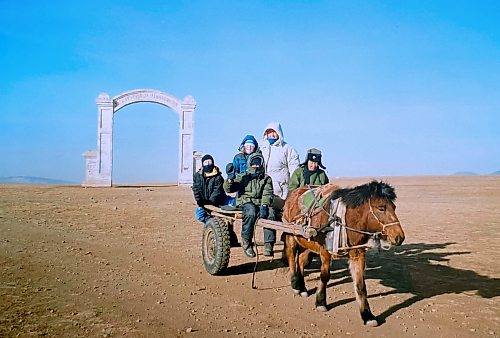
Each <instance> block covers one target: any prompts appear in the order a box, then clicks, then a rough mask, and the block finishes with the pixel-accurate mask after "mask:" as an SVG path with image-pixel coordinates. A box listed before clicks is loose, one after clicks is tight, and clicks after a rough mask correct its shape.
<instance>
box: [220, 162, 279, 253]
mask: <svg viewBox="0 0 500 338" xmlns="http://www.w3.org/2000/svg"><path fill="white" fill-rule="evenodd" d="M247 164H248V166H247V169H246V171H245V172H243V173H240V174H238V175H236V174H235V170H234V169H235V168H234V165H233V163H229V164H228V165H227V166H226V172H227V174H228V178H227V180H226V181H225V182H224V190H225V191H226V192H227V193H233V192H237V198H236V205H237V206H239V207H241V209H242V212H243V220H242V228H241V246H242V247H243V251H244V253H245V255H247V256H248V257H255V251H254V250H253V243H252V238H253V234H254V227H255V222H256V220H257V213H259V216H260V218H263V219H265V218H267V217H268V215H269V205H271V204H272V202H273V183H272V179H271V177H270V176H268V175H266V174H265V172H264V159H263V157H262V155H261V154H260V153H252V154H250V156H248V162H247Z"/></svg>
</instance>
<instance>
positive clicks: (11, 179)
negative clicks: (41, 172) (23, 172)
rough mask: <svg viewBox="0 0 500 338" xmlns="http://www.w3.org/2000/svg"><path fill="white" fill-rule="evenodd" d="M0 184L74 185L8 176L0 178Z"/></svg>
mask: <svg viewBox="0 0 500 338" xmlns="http://www.w3.org/2000/svg"><path fill="white" fill-rule="evenodd" d="M0 184H76V183H75V182H71V181H64V180H55V179H51V178H45V177H32V176H9V177H0Z"/></svg>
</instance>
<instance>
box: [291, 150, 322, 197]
mask: <svg viewBox="0 0 500 338" xmlns="http://www.w3.org/2000/svg"><path fill="white" fill-rule="evenodd" d="M323 169H326V168H325V166H323V164H322V163H321V151H320V150H318V149H316V148H312V149H309V150H308V151H307V156H306V160H305V162H304V163H302V164H300V165H299V167H298V168H297V169H295V171H294V172H293V174H292V178H291V179H290V182H289V183H288V195H290V193H291V192H292V191H293V190H295V189H297V188H299V187H302V186H304V185H311V186H318V185H323V184H327V183H328V182H329V180H328V176H327V175H326V172H325V171H324V170H323Z"/></svg>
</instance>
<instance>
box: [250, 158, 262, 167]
mask: <svg viewBox="0 0 500 338" xmlns="http://www.w3.org/2000/svg"><path fill="white" fill-rule="evenodd" d="M252 164H257V165H259V166H261V165H262V157H260V156H255V157H253V158H252V159H251V160H250V165H252Z"/></svg>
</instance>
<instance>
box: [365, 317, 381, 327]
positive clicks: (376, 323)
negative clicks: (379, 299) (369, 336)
mask: <svg viewBox="0 0 500 338" xmlns="http://www.w3.org/2000/svg"><path fill="white" fill-rule="evenodd" d="M365 325H366V326H370V327H375V326H378V322H377V320H376V319H370V320H368V321H366V323H365Z"/></svg>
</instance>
